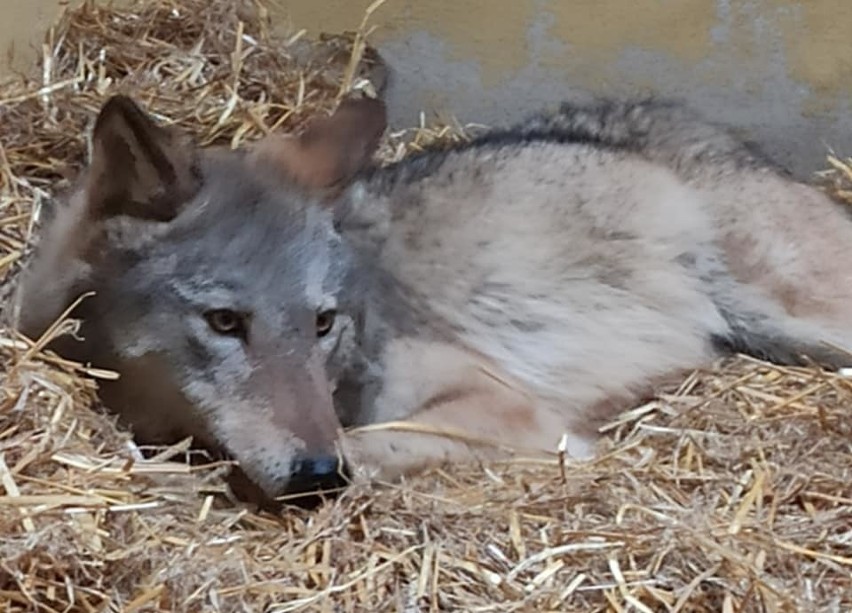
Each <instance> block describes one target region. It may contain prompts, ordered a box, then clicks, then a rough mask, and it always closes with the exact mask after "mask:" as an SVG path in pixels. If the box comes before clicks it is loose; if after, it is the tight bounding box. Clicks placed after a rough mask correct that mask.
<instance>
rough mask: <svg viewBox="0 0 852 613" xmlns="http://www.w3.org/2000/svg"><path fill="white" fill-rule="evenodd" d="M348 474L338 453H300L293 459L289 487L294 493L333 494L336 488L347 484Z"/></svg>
mask: <svg viewBox="0 0 852 613" xmlns="http://www.w3.org/2000/svg"><path fill="white" fill-rule="evenodd" d="M348 476H349V471H348V470H347V468H346V465H345V464H342V463H341V461H340V459H339V458H338V457H337V456H336V455H324V454H323V455H313V456H309V455H300V456H297V457H296V459H295V460H293V468H292V472H291V473H290V483H289V485H288V487H287V489H288V490H289V492H291V493H293V494H298V493H313V492H327V493H329V494H332V495H333V494H334V493H335V492H334V491H335V490H339V489H341V488H342V487H344V486H345V485H346V483H347V481H348Z"/></svg>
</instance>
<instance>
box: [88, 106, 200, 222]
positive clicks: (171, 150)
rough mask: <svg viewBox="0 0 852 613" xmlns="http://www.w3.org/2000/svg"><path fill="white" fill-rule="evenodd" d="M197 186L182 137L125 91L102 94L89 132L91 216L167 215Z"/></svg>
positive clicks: (189, 146) (166, 218)
mask: <svg viewBox="0 0 852 613" xmlns="http://www.w3.org/2000/svg"><path fill="white" fill-rule="evenodd" d="M199 186H200V179H199V176H198V173H197V168H196V155H195V148H194V147H193V146H192V144H191V143H190V142H189V140H188V139H187V138H185V137H184V136H182V135H181V134H178V133H177V132H176V131H173V130H170V129H167V128H164V127H161V126H159V125H157V124H156V123H155V122H154V121H153V120H152V119H151V118H150V117H149V116H148V115H147V114H146V113H145V112H144V111H143V110H142V109H140V108H139V107H138V106H137V105H136V103H135V102H133V100H131V99H130V98H128V97H126V96H121V95H118V96H113V97H112V98H110V99H109V100H107V102H106V103H105V104H104V105H103V107H102V108H101V111H100V114H99V115H98V118H97V120H96V121H95V127H94V131H93V133H92V159H91V163H90V165H89V172H88V177H87V180H86V188H85V191H86V200H87V203H86V204H87V208H88V211H87V213H88V216H89V217H90V218H91V219H105V218H109V217H115V216H119V215H127V216H130V217H136V218H139V219H147V220H152V221H169V220H170V219H172V218H174V217H175V216H176V215H177V213H178V212H179V210H180V207H181V205H182V204H183V203H185V202H186V201H187V200H189V199H191V198H192V196H194V195H195V193H196V192H197V190H198V189H199Z"/></svg>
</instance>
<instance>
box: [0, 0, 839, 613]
mask: <svg viewBox="0 0 852 613" xmlns="http://www.w3.org/2000/svg"><path fill="white" fill-rule="evenodd" d="M45 41H46V42H45V53H44V58H43V61H42V71H41V73H40V74H38V78H34V79H32V80H29V81H28V80H26V79H23V78H20V79H15V80H14V81H13V82H11V83H8V84H6V85H4V86H3V87H2V88H0V120H2V124H0V125H2V130H3V133H2V148H0V176H2V194H0V197H1V198H2V201H1V202H0V217H2V219H0V274H2V275H3V285H2V287H3V290H4V301H5V300H6V299H7V298H8V295H9V290H10V288H11V287H12V285H13V282H14V277H15V275H16V274H17V272H18V270H19V268H20V266H21V265H22V264H23V262H25V261H26V259H27V256H28V254H29V252H30V249H29V247H28V246H29V245H30V244H31V243H32V237H33V235H34V232H35V230H36V224H35V223H34V218H35V217H37V216H38V214H39V213H40V212H41V209H42V206H44V205H46V204H47V203H48V201H49V198H50V196H51V195H52V194H55V193H57V191H59V190H61V189H63V188H64V187H66V186H67V181H68V179H69V178H70V177H71V176H73V171H74V170H75V169H77V168H79V166H80V164H81V163H82V161H83V159H84V154H85V139H84V133H85V132H84V131H85V128H86V127H87V124H88V122H90V121H91V120H92V118H93V117H94V115H95V113H96V110H97V108H98V106H99V104H100V102H101V101H102V100H103V99H104V97H105V96H106V95H108V94H110V93H114V92H117V91H122V92H127V93H130V94H132V95H133V96H135V97H136V98H137V99H139V100H140V101H142V102H143V103H144V104H146V105H147V106H149V108H152V109H154V110H155V111H156V112H157V113H158V114H160V115H161V116H162V117H164V118H168V119H170V120H172V121H175V122H176V123H178V124H180V125H181V126H183V127H184V128H185V129H188V130H192V131H193V132H194V133H195V134H196V135H197V137H198V138H199V139H200V140H201V141H202V142H206V143H212V142H231V143H233V144H239V143H240V142H243V141H246V140H250V139H252V138H256V137H258V136H260V135H261V134H264V133H266V132H268V131H270V130H295V129H298V128H299V127H300V126H301V125H302V124H303V122H304V121H305V119H306V118H308V117H310V116H311V115H312V114H315V113H318V112H324V111H327V110H329V109H331V108H333V106H334V103H335V98H336V96H338V94H340V92H341V91H345V90H347V89H349V88H351V87H352V86H353V85H354V86H356V87H358V86H364V87H366V88H367V89H369V87H370V84H369V83H367V82H365V81H363V80H361V81H359V75H362V76H363V75H364V74H368V69H369V66H368V64H369V59H370V49H369V47H367V48H366V49H362V47H363V45H362V43H363V39H362V38H361V37H360V35H359V36H357V37H354V36H351V35H346V36H335V37H329V38H327V39H326V40H324V41H322V42H308V41H306V40H305V39H304V38H303V37H301V36H300V35H299V33H296V34H295V35H292V36H289V37H287V36H273V35H272V34H270V32H269V28H268V26H267V23H266V17H265V12H264V9H263V7H262V6H261V5H258V4H255V3H254V2H237V3H233V2H227V1H225V0H214V1H213V2H205V1H204V0H171V1H169V0H157V1H155V2H144V3H142V4H140V5H133V6H131V7H130V8H127V9H122V10H119V9H105V8H95V7H94V6H92V5H88V4H87V5H85V6H83V7H82V8H80V9H76V10H73V11H71V12H69V13H67V14H66V15H65V16H64V17H63V19H62V21H61V22H60V23H59V24H58V25H57V27H56V28H54V29H53V30H52V31H51V32H49V33H48V35H47V37H46V39H45ZM353 49H354V59H355V60H359V59H360V60H361V61H360V62H357V63H350V59H351V58H352V57H353ZM362 51H363V53H362ZM353 66H355V67H357V68H358V69H359V70H354V71H353V70H352V69H351V68H352V67H353ZM359 71H360V72H359ZM373 85H376V84H375V83H373ZM453 138H464V133H463V131H461V130H459V129H457V128H450V127H438V128H426V127H425V126H421V127H420V128H419V129H414V130H412V131H409V132H407V133H404V134H396V135H392V136H391V137H390V138H389V139H388V141H387V143H386V145H385V147H384V149H383V151H382V155H383V156H384V158H385V159H391V158H395V157H399V156H401V155H404V154H405V153H406V152H407V151H410V150H411V149H412V148H417V147H420V146H428V145H430V144H440V143H441V142H446V140H447V139H453ZM830 162H831V163H830V164H829V170H828V171H827V173H826V174H825V175H824V176H823V179H824V181H825V184H826V185H827V186H828V187H829V188H830V189H832V190H833V191H835V192H836V193H837V194H838V195H839V196H840V197H843V196H844V195H845V196H846V197H849V194H850V185H852V171H850V168H849V165H848V164H845V163H844V162H843V161H842V160H841V159H840V158H832V159H831V160H830ZM69 326H70V327H73V322H71V323H67V324H64V327H65V328H68V327H69ZM0 331H2V334H1V335H0V352H2V373H0V384H2V389H0V603H2V605H3V610H6V611H119V610H121V611H157V610H159V611H201V610H205V611H219V610H221V611H261V610H263V611H297V610H310V611H381V610H399V611H421V610H422V611H438V610H447V611H546V610H560V611H731V612H733V611H817V610H819V611H846V610H850V608H852V449H850V444H852V443H851V441H852V420H850V406H852V384H850V381H849V379H847V378H844V377H843V376H841V375H839V374H830V373H825V372H821V371H819V370H816V369H789V368H787V369H784V368H777V367H774V366H772V365H768V364H764V363H759V362H755V361H752V360H748V359H745V358H740V359H736V360H728V361H725V362H723V363H720V364H719V365H717V366H716V367H715V368H713V369H711V370H709V371H708V372H697V373H694V374H693V375H692V376H690V377H689V378H688V379H687V380H685V381H684V382H682V384H681V385H680V386H679V387H678V388H677V389H672V390H669V391H670V393H669V394H665V395H661V396H660V397H659V398H658V399H657V400H656V401H655V402H653V403H651V404H649V405H647V406H643V407H638V408H636V409H635V410H633V411H631V412H629V413H626V414H625V415H623V416H622V417H621V418H620V419H619V420H618V421H617V422H616V423H613V424H612V425H611V427H610V428H609V429H608V430H607V433H606V437H605V440H604V441H603V443H602V447H603V451H602V454H601V456H600V458H599V459H597V460H595V461H594V462H590V463H587V464H583V465H565V466H560V463H559V462H558V461H556V460H554V461H553V462H550V463H546V462H541V463H516V464H514V465H511V466H500V465H495V466H489V467H467V468H456V469H452V470H450V469H447V470H444V471H435V472H433V473H430V474H427V475H424V476H422V477H419V478H417V479H413V480H409V481H408V482H406V483H403V484H396V485H385V486H378V485H377V486H374V487H360V486H359V487H356V488H352V489H351V490H349V491H348V492H346V493H345V494H344V495H343V496H342V497H341V498H340V499H339V500H337V501H334V502H329V503H326V504H324V505H323V506H321V507H320V508H319V509H317V510H315V511H304V510H299V509H287V510H286V511H285V512H283V513H282V514H280V515H278V516H273V515H268V514H267V515H258V514H255V513H253V512H251V511H249V510H247V509H244V508H242V507H241V506H240V505H239V504H237V503H234V502H233V501H231V500H229V498H228V496H227V491H226V489H225V486H224V485H223V481H222V474H223V471H225V470H227V468H226V467H223V466H217V465H213V464H207V465H204V464H202V465H198V466H194V467H192V468H190V467H189V465H187V464H186V463H184V462H183V461H182V460H183V459H184V452H185V449H184V447H183V446H181V445H178V446H176V447H174V448H172V449H167V450H162V452H160V453H159V455H157V456H155V457H154V458H152V459H147V460H143V459H142V456H141V455H140V451H139V449H138V448H136V447H135V446H134V444H133V443H132V441H131V440H130V438H129V436H128V435H127V434H126V433H123V432H121V431H120V430H118V429H117V428H116V427H115V426H114V424H113V421H112V420H111V418H109V417H107V416H105V415H103V414H102V413H99V412H97V411H96V410H91V407H93V406H94V407H96V401H95V397H94V390H95V386H96V381H97V377H99V376H110V373H107V372H98V371H91V370H86V369H84V368H82V367H81V366H79V365H75V364H71V363H67V362H64V361H62V360H61V359H58V358H57V357H56V356H51V355H48V354H45V353H43V352H41V351H39V349H38V347H33V346H31V345H30V344H28V343H27V342H26V341H25V340H24V339H20V338H19V337H16V336H15V334H14V333H13V331H12V330H11V329H9V328H8V327H6V328H2V330H0ZM62 332H63V330H62V329H57V330H54V331H53V333H62Z"/></svg>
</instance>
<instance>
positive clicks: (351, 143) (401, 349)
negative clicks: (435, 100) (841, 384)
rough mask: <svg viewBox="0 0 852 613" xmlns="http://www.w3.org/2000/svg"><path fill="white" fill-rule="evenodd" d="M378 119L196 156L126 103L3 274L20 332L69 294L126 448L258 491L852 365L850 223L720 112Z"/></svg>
mask: <svg viewBox="0 0 852 613" xmlns="http://www.w3.org/2000/svg"><path fill="white" fill-rule="evenodd" d="M385 126H386V118H385V115H384V107H383V105H382V104H381V103H380V102H377V101H375V100H371V99H368V98H365V99H362V100H352V101H348V102H346V103H344V104H342V105H341V107H340V108H339V109H338V111H337V112H336V113H335V114H333V115H331V116H330V117H327V118H322V119H321V120H318V121H317V122H315V123H314V124H313V125H312V126H310V127H308V129H307V130H306V131H305V132H304V133H303V134H301V135H300V136H299V137H297V138H293V137H277V136H270V137H267V138H265V139H263V140H261V141H260V142H259V143H257V144H256V145H255V146H253V147H251V148H248V149H246V150H242V151H241V150H238V151H230V150H228V151H224V150H215V151H211V150H205V149H199V148H198V147H196V146H194V145H193V144H192V142H191V140H190V139H189V138H188V137H186V136H185V135H182V134H179V133H177V132H176V131H174V130H173V129H167V128H165V127H163V126H161V125H158V124H157V123H156V122H155V121H154V120H153V119H151V118H150V117H149V116H148V115H147V114H146V113H145V112H144V111H143V110H142V109H141V108H140V107H139V106H137V105H136V104H135V103H134V102H133V101H132V100H130V99H129V98H126V97H122V96H119V97H115V98H113V99H111V100H109V101H108V102H107V103H106V104H105V105H104V107H103V108H102V110H101V112H100V114H99V116H98V119H97V122H96V124H95V128H94V132H93V136H92V142H93V146H92V159H91V162H90V164H89V168H88V170H87V173H86V175H85V177H84V179H83V180H82V182H81V187H80V188H79V189H78V191H77V192H76V193H75V194H74V196H73V197H72V198H71V199H70V201H69V203H68V205H67V207H66V208H64V209H62V210H61V211H60V212H59V213H58V215H57V217H56V219H55V220H54V221H53V223H52V224H51V226H50V227H49V228H48V230H47V233H46V235H45V238H44V239H43V242H42V243H41V246H40V250H39V253H38V254H37V256H36V260H35V261H34V264H33V266H32V267H31V268H30V270H29V272H28V273H27V275H26V276H25V277H24V278H23V280H22V282H21V285H20V292H19V305H20V329H21V331H22V332H23V333H24V334H26V335H28V336H30V337H32V338H35V337H37V336H38V335H40V334H41V333H43V331H44V330H45V328H46V327H47V326H48V325H49V324H50V322H52V321H53V320H54V319H55V318H56V317H57V316H58V315H59V314H60V313H61V312H62V311H63V309H65V308H66V307H67V306H68V304H69V303H71V302H72V300H73V299H74V298H75V297H76V296H79V295H81V294H83V293H84V292H94V296H92V297H90V298H87V299H86V300H83V301H82V302H81V303H80V306H79V307H77V309H76V311H75V317H78V318H80V319H81V321H82V330H81V333H82V334H81V336H82V340H77V339H73V338H60V339H58V341H57V345H56V349H57V351H60V353H63V354H65V355H67V356H69V357H72V358H74V359H80V360H84V361H91V362H93V363H95V364H97V365H98V366H101V367H107V368H112V369H114V370H117V371H118V372H119V373H121V377H120V378H119V379H118V380H117V381H112V382H105V383H104V384H103V389H102V396H103V398H104V402H105V404H106V405H107V406H109V407H110V408H111V409H112V410H114V411H116V412H117V413H118V414H119V415H120V416H121V417H122V418H123V419H124V421H125V423H127V424H128V425H129V426H130V427H131V428H132V429H133V431H134V432H135V434H136V435H137V437H138V438H140V439H143V440H148V441H156V442H168V441H171V440H174V439H176V438H178V437H182V436H185V435H192V436H194V438H195V440H196V441H198V442H199V443H201V444H203V445H205V446H209V447H211V448H218V449H221V450H224V452H226V453H227V454H230V455H231V456H232V457H234V458H235V459H236V460H237V461H238V462H239V464H240V467H241V469H242V470H243V471H244V472H245V474H246V475H247V477H248V479H250V480H251V482H252V483H254V484H255V485H256V486H257V487H258V488H259V490H260V491H261V492H262V493H263V495H265V496H268V497H270V498H274V497H277V496H280V495H282V494H285V493H288V492H297V491H304V490H306V489H309V488H314V487H318V486H320V487H326V486H329V485H330V484H335V485H336V484H339V483H340V480H341V479H343V478H344V477H345V480H349V479H353V478H354V479H367V480H371V479H372V480H392V479H397V478H400V477H402V476H404V475H408V474H412V473H415V472H417V471H420V470H423V469H425V468H427V467H430V466H435V465H438V464H442V463H460V462H470V461H477V460H486V461H487V460H492V459H500V458H511V457H515V456H517V455H527V454H533V455H547V454H550V453H553V452H555V451H556V449H557V446H558V445H560V444H562V445H564V450H565V452H566V453H567V455H568V456H570V457H573V458H588V457H590V456H592V455H593V454H594V450H595V443H596V438H597V432H598V428H599V426H600V425H601V424H602V423H603V422H604V421H605V420H607V419H609V418H611V417H612V416H613V415H614V414H615V413H616V412H618V411H620V410H622V409H625V408H629V407H630V406H632V405H634V404H635V403H637V402H639V401H640V400H642V399H644V398H647V397H649V396H650V395H652V394H653V393H654V390H655V389H656V386H657V385H659V384H661V383H662V382H667V381H669V380H670V379H672V378H675V377H679V376H682V375H683V374H684V373H686V372H689V371H691V370H694V369H696V368H700V367H702V366H705V365H707V364H708V363H709V362H711V361H713V360H715V359H717V358H718V357H720V356H724V355H727V354H730V353H731V352H735V351H740V352H745V353H749V354H752V355H756V356H759V357H761V358H763V359H767V360H773V361H776V362H778V363H784V364H794V363H795V364H803V363H811V362H816V363H818V364H821V365H823V366H825V367H830V368H837V367H841V366H844V365H846V364H848V363H849V361H850V360H849V359H848V357H849V356H848V353H847V352H846V350H845V348H846V347H847V346H849V345H850V341H852V338H850V336H852V333H850V325H849V324H850V315H849V308H848V306H849V305H850V304H852V302H850V299H852V295H850V292H852V256H850V255H849V251H848V249H847V245H849V244H850V240H852V223H850V220H849V219H848V217H847V215H846V213H845V211H843V210H842V208H841V207H840V206H839V205H838V204H837V203H835V202H833V201H832V200H831V199H830V198H829V197H828V196H827V195H825V194H823V193H822V192H821V191H819V190H818V189H816V188H814V187H811V186H808V185H806V184H803V183H798V182H796V181H794V180H793V179H792V178H791V177H790V176H789V175H787V174H786V173H785V172H784V171H783V170H781V169H780V168H778V167H777V166H776V165H775V164H774V163H772V162H771V161H770V160H768V159H767V158H766V157H765V156H763V155H762V154H760V153H759V152H758V151H756V150H755V148H754V147H753V146H750V145H748V144H746V143H744V142H742V141H740V140H738V139H737V138H736V137H735V136H733V134H732V133H731V132H730V130H729V129H727V128H726V127H724V126H720V125H716V124H713V123H711V122H709V121H707V120H706V119H704V118H703V117H702V116H700V115H698V114H697V113H695V112H694V111H692V110H690V109H688V108H687V107H686V106H684V105H682V104H680V103H676V102H671V101H658V100H612V99H607V100H595V101H592V102H590V103H586V104H565V105H563V106H562V107H561V108H559V109H558V110H557V111H555V112H547V113H544V112H541V113H538V114H535V115H532V116H530V117H528V118H527V119H525V120H523V121H521V122H518V123H516V124H515V125H510V126H508V127H506V128H502V129H495V130H492V131H490V132H488V133H486V134H485V135H483V136H480V137H478V138H475V139H473V140H471V141H470V142H468V143H464V144H460V145H456V146H453V147H450V148H448V149H444V150H440V151H427V152H423V153H421V154H418V155H413V156H409V157H408V158H406V159H404V160H402V161H400V162H398V163H394V164H391V165H388V166H380V165H377V164H375V163H374V162H373V161H372V154H373V152H374V151H375V148H376V145H377V143H378V140H379V137H380V135H381V133H382V132H383V131H384V129H385Z"/></svg>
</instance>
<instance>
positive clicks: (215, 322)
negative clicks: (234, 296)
mask: <svg viewBox="0 0 852 613" xmlns="http://www.w3.org/2000/svg"><path fill="white" fill-rule="evenodd" d="M204 318H205V319H206V320H207V323H208V325H209V326H210V328H211V329H212V330H213V331H214V332H216V333H217V334H222V335H224V336H239V337H244V336H245V333H246V329H245V317H244V316H243V315H242V314H241V313H237V312H236V311H232V310H230V309H214V310H212V311H207V312H206V313H205V314H204Z"/></svg>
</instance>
